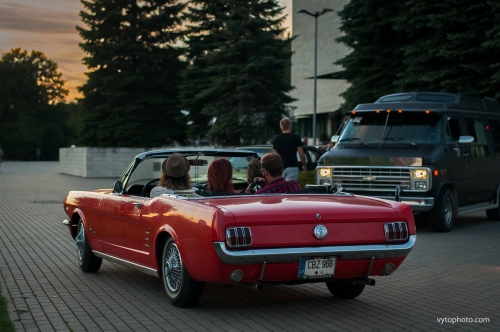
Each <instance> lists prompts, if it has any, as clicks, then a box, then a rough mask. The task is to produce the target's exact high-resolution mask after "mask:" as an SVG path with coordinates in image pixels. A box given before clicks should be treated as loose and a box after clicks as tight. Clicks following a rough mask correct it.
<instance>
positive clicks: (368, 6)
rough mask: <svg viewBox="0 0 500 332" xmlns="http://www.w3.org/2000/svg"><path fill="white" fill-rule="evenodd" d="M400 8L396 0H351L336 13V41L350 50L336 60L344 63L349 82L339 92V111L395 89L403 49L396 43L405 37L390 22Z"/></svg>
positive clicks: (402, 68) (401, 64)
mask: <svg viewBox="0 0 500 332" xmlns="http://www.w3.org/2000/svg"><path fill="white" fill-rule="evenodd" d="M401 11H402V4H401V2H400V1H385V0H351V1H350V2H349V3H348V4H347V5H346V6H345V7H344V9H343V10H342V11H340V12H339V13H338V15H339V17H340V18H341V20H342V25H341V27H340V30H341V31H342V32H344V36H342V37H340V38H338V39H337V41H339V42H341V43H344V44H345V45H347V46H348V47H349V48H350V49H351V50H352V52H351V53H349V54H348V55H347V56H345V57H344V58H342V59H340V60H338V61H337V62H336V63H337V64H339V65H341V66H343V67H344V69H345V71H344V73H343V76H344V78H345V79H346V80H347V81H348V82H349V83H350V86H349V87H348V88H347V90H346V91H345V92H344V93H342V96H343V97H344V99H345V103H344V104H343V105H342V111H344V112H347V111H350V110H352V108H353V107H354V106H356V104H359V103H363V102H373V101H374V100H376V99H377V98H378V97H379V96H381V95H384V94H388V93H392V92H394V91H395V89H397V87H396V85H395V80H396V79H397V74H398V73H400V72H401V71H402V70H404V65H403V62H402V61H403V50H401V49H400V48H399V46H400V45H402V44H404V42H405V37H404V36H401V35H398V34H397V33H396V32H395V31H394V29H393V26H394V20H395V18H396V17H397V16H398V15H400V13H401Z"/></svg>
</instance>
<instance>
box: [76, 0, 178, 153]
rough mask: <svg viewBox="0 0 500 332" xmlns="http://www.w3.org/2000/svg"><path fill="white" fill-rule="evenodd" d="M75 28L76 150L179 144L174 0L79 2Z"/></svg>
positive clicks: (98, 0)
mask: <svg viewBox="0 0 500 332" xmlns="http://www.w3.org/2000/svg"><path fill="white" fill-rule="evenodd" d="M81 2H82V3H83V5H84V7H85V10H83V11H81V12H80V17H81V19H82V21H83V23H84V25H85V26H86V27H85V28H82V27H78V31H79V33H80V36H81V37H82V38H83V39H84V42H83V43H81V44H80V47H81V48H82V49H83V50H84V51H85V53H86V56H85V58H84V60H83V62H84V63H85V65H86V66H87V67H88V69H89V72H87V73H86V75H87V77H88V80H87V81H86V83H85V84H84V85H83V86H82V87H81V88H80V91H81V92H82V93H83V95H84V98H83V99H82V100H81V104H82V105H81V106H82V110H83V113H82V114H81V119H82V130H81V136H80V143H81V144H85V145H92V146H160V145H164V144H167V143H169V142H171V141H173V140H177V141H182V140H183V139H184V135H185V133H184V132H185V129H184V128H185V123H184V122H185V121H184V120H183V119H182V120H181V118H182V117H183V115H182V113H181V112H180V107H179V102H178V84H179V81H180V78H181V72H182V70H183V68H184V65H183V63H182V62H181V60H180V59H179V57H180V55H181V54H182V52H183V51H182V50H181V49H180V48H179V47H176V46H174V45H175V43H176V42H177V41H179V39H180V38H181V37H182V33H181V32H180V24H181V19H180V12H181V11H182V10H183V9H184V7H185V5H184V4H182V3H179V1H178V0H142V1H138V0H117V1H107V0H93V1H86V0H81Z"/></svg>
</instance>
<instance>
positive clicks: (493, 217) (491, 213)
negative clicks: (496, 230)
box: [486, 204, 500, 221]
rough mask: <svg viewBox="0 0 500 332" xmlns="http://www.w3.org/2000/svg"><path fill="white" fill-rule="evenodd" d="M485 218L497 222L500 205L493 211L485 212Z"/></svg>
mask: <svg viewBox="0 0 500 332" xmlns="http://www.w3.org/2000/svg"><path fill="white" fill-rule="evenodd" d="M486 216H487V217H488V220H491V221H499V220H500V204H499V205H498V206H497V207H496V208H494V209H489V210H486Z"/></svg>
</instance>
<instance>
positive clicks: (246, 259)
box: [214, 235, 417, 265]
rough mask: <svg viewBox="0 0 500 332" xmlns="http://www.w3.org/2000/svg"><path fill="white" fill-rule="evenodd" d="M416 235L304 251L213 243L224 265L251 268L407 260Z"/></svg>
mask: <svg viewBox="0 0 500 332" xmlns="http://www.w3.org/2000/svg"><path fill="white" fill-rule="evenodd" d="M416 238H417V236H416V235H410V237H409V239H408V242H406V243H403V244H373V245H356V246H325V247H305V248H279V249H248V250H234V251H233V250H228V249H227V248H226V244H225V243H224V242H214V248H215V252H216V253H217V256H219V259H220V260H221V261H222V262H223V263H224V264H230V265H252V264H262V263H264V262H266V263H292V262H298V260H299V259H300V258H301V257H308V256H339V257H340V258H341V259H343V260H354V259H370V258H372V257H373V258H375V259H382V258H398V257H405V256H407V255H408V253H409V252H410V251H411V249H412V248H413V246H414V245H415V241H416Z"/></svg>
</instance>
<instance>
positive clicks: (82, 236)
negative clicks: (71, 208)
mask: <svg viewBox="0 0 500 332" xmlns="http://www.w3.org/2000/svg"><path fill="white" fill-rule="evenodd" d="M75 242H76V257H77V258H78V265H79V266H80V269H82V271H83V272H87V273H95V272H97V271H99V269H100V268H101V264H102V258H99V257H97V256H96V255H94V254H93V253H92V249H91V248H90V245H89V241H88V239H87V236H86V233H85V225H84V224H83V221H82V220H81V219H80V220H79V221H78V230H77V233H76V237H75Z"/></svg>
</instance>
